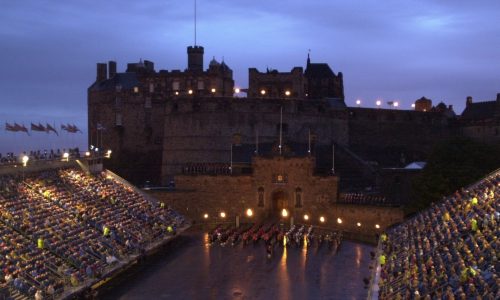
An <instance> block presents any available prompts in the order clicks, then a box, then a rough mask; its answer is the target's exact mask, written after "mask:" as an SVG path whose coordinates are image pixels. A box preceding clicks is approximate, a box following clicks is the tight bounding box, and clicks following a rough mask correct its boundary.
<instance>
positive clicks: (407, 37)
mask: <svg viewBox="0 0 500 300" xmlns="http://www.w3.org/2000/svg"><path fill="white" fill-rule="evenodd" d="M0 7H1V8H2V9H1V10H0V41H1V42H0V62H1V67H0V88H1V91H2V93H1V94H0V107H1V109H0V122H1V124H0V128H1V130H0V152H4V153H5V152H7V151H9V150H10V151H19V150H20V145H23V146H24V147H25V148H28V149H30V148H31V149H33V148H42V149H43V148H50V147H54V146H56V145H61V146H62V147H67V146H69V145H72V144H78V145H79V146H81V147H83V146H84V145H86V143H85V136H86V135H85V134H75V135H69V134H66V135H64V134H61V136H60V137H56V136H53V135H52V136H47V135H46V134H41V133H39V134H36V133H34V134H33V136H32V137H30V138H28V137H27V136H24V135H22V134H20V133H17V134H14V133H8V132H5V130H3V126H4V123H5V122H18V123H23V122H24V123H25V124H26V125H29V123H30V122H31V121H33V122H42V123H47V122H48V123H50V124H56V126H59V124H60V123H68V122H69V123H75V124H76V125H77V126H79V127H80V128H82V130H83V131H84V133H85V132H86V118H87V115H86V101H87V99H86V97H87V96H86V90H87V88H88V86H89V85H90V84H92V82H93V81H94V80H95V64H96V63H97V62H104V61H107V60H116V61H117V62H118V71H124V70H125V66H126V63H127V62H135V61H139V59H141V58H142V59H148V60H152V61H154V62H155V67H156V69H157V70H158V69H169V70H170V69H184V68H185V67H186V65H187V57H186V46H188V45H192V44H193V43H194V34H193V32H194V25H193V2H192V1H186V0H163V1H159V0H141V1H124V0H107V1H97V0H80V1H55V0H52V1H49V0H21V1H8V0H0ZM499 19H500V1H498V0H491V1H481V0H478V1H461V0H383V1H381V0H363V1H361V0H350V1H331V0H322V1H316V0H309V1H303V0H302V1H298V0H287V1H282V0H275V1H269V0H237V1H234V0H210V1H209V0H198V35H197V36H198V45H202V46H204V47H205V67H207V64H208V62H209V60H210V59H211V58H212V57H213V56H215V57H216V59H218V60H219V61H220V60H221V59H222V58H224V60H225V62H226V63H227V64H228V65H229V66H230V67H231V68H232V69H233V71H234V77H235V81H236V84H237V85H238V86H242V87H246V86H247V85H248V74H247V73H248V68H249V67H257V68H258V69H260V70H265V69H266V67H269V68H273V69H278V70H281V71H289V70H290V69H291V68H293V67H294V66H304V65H305V61H306V57H307V52H308V50H309V49H310V51H311V59H312V61H313V62H326V63H328V64H329V65H330V67H331V68H332V69H333V70H334V72H339V71H341V72H343V74H344V84H345V94H346V102H347V103H348V105H354V102H355V100H356V99H361V100H362V102H363V105H366V106H373V105H374V103H375V100H376V99H382V100H384V102H386V101H391V100H399V101H400V102H401V104H402V107H404V108H409V107H410V105H411V103H412V102H413V101H414V100H416V99H418V98H420V97H421V96H426V97H428V98H431V99H432V100H433V101H434V103H435V104H437V103H438V102H439V101H444V102H445V103H447V104H453V105H454V107H455V111H456V112H457V113H461V112H462V110H463V108H464V102H465V97H466V96H469V95H470V96H473V98H474V99H475V100H476V101H485V100H493V99H494V98H495V97H496V93H498V92H500V50H499V49H500V25H499V23H498V20H499Z"/></svg>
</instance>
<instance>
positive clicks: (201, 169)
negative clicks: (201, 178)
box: [182, 163, 231, 175]
mask: <svg viewBox="0 0 500 300" xmlns="http://www.w3.org/2000/svg"><path fill="white" fill-rule="evenodd" d="M230 173H231V165H230V164H226V163H187V164H185V165H184V166H183V167H182V174H185V175H223V174H230Z"/></svg>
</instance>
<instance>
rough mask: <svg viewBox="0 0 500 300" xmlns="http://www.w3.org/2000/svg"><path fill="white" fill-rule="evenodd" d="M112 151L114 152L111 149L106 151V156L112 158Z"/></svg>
mask: <svg viewBox="0 0 500 300" xmlns="http://www.w3.org/2000/svg"><path fill="white" fill-rule="evenodd" d="M111 152H112V151H111V150H108V151H106V155H105V157H106V158H111Z"/></svg>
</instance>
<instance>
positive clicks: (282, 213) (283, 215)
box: [281, 208, 288, 218]
mask: <svg viewBox="0 0 500 300" xmlns="http://www.w3.org/2000/svg"><path fill="white" fill-rule="evenodd" d="M281 216H282V217H283V218H286V217H288V211H287V210H286V209H284V208H283V210H282V211H281Z"/></svg>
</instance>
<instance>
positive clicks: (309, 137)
mask: <svg viewBox="0 0 500 300" xmlns="http://www.w3.org/2000/svg"><path fill="white" fill-rule="evenodd" d="M308 142H309V148H308V150H307V153H309V155H311V129H309V136H308Z"/></svg>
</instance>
